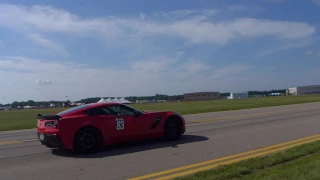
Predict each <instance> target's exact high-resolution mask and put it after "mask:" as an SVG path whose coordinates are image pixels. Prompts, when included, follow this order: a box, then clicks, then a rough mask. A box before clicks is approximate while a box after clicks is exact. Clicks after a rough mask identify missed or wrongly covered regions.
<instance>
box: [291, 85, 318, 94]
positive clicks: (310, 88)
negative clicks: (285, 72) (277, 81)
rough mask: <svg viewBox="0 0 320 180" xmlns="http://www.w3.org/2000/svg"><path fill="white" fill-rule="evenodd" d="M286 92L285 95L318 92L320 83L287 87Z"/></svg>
mask: <svg viewBox="0 0 320 180" xmlns="http://www.w3.org/2000/svg"><path fill="white" fill-rule="evenodd" d="M286 93H287V95H302V94H319V93H320V85H312V86H298V87H292V88H288V89H287V90H286Z"/></svg>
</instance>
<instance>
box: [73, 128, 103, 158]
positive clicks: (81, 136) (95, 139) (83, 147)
mask: <svg viewBox="0 0 320 180" xmlns="http://www.w3.org/2000/svg"><path fill="white" fill-rule="evenodd" d="M101 147H102V138H101V135H100V133H99V131H98V130H97V129H94V128H84V129H81V130H80V131H79V132H78V133H77V135H76V137H75V140H74V149H75V150H76V151H77V152H80V153H85V154H90V153H95V152H97V151H98V150H99V149H100V148H101Z"/></svg>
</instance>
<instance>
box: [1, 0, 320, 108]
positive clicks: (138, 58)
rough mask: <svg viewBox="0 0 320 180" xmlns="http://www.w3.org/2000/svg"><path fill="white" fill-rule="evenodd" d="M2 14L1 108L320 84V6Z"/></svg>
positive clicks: (194, 2) (47, 6) (125, 3)
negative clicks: (14, 104) (29, 102)
mask: <svg viewBox="0 0 320 180" xmlns="http://www.w3.org/2000/svg"><path fill="white" fill-rule="evenodd" d="M0 12H1V13H0V81H1V86H0V103H12V102H13V101H27V100H35V101H49V100H66V99H69V100H71V101H75V100H80V99H82V98H87V97H110V96H111V97H125V96H143V95H155V94H167V95H175V94H183V93H188V92H198V91H219V92H243V91H248V90H271V89H283V88H288V87H294V86H298V85H311V84H312V85H313V84H320V46H319V45H320V41H319V37H320V36H319V35H320V34H319V28H320V19H319V17H320V0H303V1H302V0H255V1H252V0H234V1H232V0H225V1H221V0H175V1H170V0H154V1H149V0H135V1H131V0H117V1H107V0H105V1H104V0H95V1H85V0H69V1H62V0H55V1H49V0H28V1H22V0H10V1H3V0H0ZM66 96H68V97H66Z"/></svg>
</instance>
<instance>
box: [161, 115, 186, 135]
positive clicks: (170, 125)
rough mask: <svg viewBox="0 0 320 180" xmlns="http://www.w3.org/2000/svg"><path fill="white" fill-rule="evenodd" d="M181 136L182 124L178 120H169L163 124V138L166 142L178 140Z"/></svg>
mask: <svg viewBox="0 0 320 180" xmlns="http://www.w3.org/2000/svg"><path fill="white" fill-rule="evenodd" d="M181 135H182V124H181V122H180V120H179V119H177V118H171V119H168V121H167V122H166V123H165V127H164V137H165V139H167V140H170V141H172V140H178V139H179V138H180V137H181Z"/></svg>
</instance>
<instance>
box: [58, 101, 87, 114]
mask: <svg viewBox="0 0 320 180" xmlns="http://www.w3.org/2000/svg"><path fill="white" fill-rule="evenodd" d="M88 106H91V104H85V105H82V106H77V107H73V108H70V109H67V110H64V111H62V112H59V113H58V114H57V115H59V116H63V115H65V114H67V113H70V112H73V111H77V110H80V109H84V108H87V107H88Z"/></svg>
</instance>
